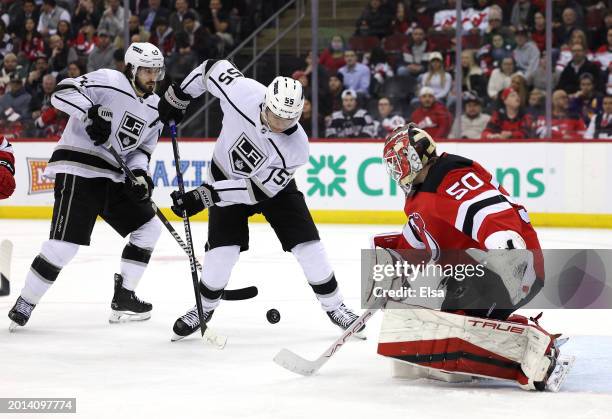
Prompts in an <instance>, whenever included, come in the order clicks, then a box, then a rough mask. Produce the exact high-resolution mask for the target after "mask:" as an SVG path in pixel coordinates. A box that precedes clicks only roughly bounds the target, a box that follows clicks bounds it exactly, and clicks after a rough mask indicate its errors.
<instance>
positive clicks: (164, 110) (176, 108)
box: [157, 83, 192, 125]
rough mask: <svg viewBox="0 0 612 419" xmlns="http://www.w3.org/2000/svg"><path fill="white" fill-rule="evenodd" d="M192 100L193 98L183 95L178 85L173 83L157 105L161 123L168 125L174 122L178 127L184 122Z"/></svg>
mask: <svg viewBox="0 0 612 419" xmlns="http://www.w3.org/2000/svg"><path fill="white" fill-rule="evenodd" d="M191 99H192V98H191V96H189V95H188V94H187V93H183V91H182V90H181V87H180V86H179V85H178V84H176V83H172V84H171V85H170V86H168V89H167V90H166V93H164V95H163V96H162V97H161V98H160V99H159V103H158V104H157V110H158V112H159V119H160V121H162V122H163V123H164V124H166V125H168V124H169V123H170V121H172V120H174V122H175V123H176V124H177V125H178V124H179V123H180V122H181V121H182V120H183V116H184V115H185V110H186V109H187V106H189V102H191Z"/></svg>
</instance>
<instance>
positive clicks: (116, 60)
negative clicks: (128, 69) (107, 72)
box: [113, 48, 125, 73]
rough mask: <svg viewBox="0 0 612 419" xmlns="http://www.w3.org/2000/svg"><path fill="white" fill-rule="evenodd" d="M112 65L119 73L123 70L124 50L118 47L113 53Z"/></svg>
mask: <svg viewBox="0 0 612 419" xmlns="http://www.w3.org/2000/svg"><path fill="white" fill-rule="evenodd" d="M113 67H114V68H115V70H117V71H118V72H120V73H123V72H124V71H125V51H124V50H123V48H118V49H116V50H115V52H114V53H113Z"/></svg>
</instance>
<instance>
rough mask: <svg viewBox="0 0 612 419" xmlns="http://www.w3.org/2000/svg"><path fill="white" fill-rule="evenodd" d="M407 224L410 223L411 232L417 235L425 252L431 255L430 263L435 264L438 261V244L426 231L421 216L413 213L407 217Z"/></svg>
mask: <svg viewBox="0 0 612 419" xmlns="http://www.w3.org/2000/svg"><path fill="white" fill-rule="evenodd" d="M408 222H409V223H410V227H412V230H413V231H415V232H416V233H417V235H418V236H419V238H420V239H421V241H422V242H423V244H424V245H425V248H427V250H428V251H429V254H430V255H431V261H432V262H437V261H438V260H439V259H440V245H439V244H438V242H437V241H436V239H434V236H432V235H431V233H429V231H427V228H426V225H425V220H423V217H421V214H419V213H418V212H413V213H412V214H410V216H409V217H408Z"/></svg>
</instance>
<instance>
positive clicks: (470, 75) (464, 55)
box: [461, 49, 487, 97]
mask: <svg viewBox="0 0 612 419" xmlns="http://www.w3.org/2000/svg"><path fill="white" fill-rule="evenodd" d="M461 68H462V74H463V83H462V89H461V90H462V91H472V92H474V93H475V94H476V96H477V97H486V95H487V80H486V79H485V77H484V75H483V74H482V70H481V68H480V67H479V66H478V64H476V56H475V51H474V50H471V49H466V50H464V51H462V52H461Z"/></svg>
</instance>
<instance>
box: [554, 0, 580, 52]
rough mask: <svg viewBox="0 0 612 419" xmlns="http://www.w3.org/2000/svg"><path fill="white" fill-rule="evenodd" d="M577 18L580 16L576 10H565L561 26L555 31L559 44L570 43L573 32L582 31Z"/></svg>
mask: <svg viewBox="0 0 612 419" xmlns="http://www.w3.org/2000/svg"><path fill="white" fill-rule="evenodd" d="M577 18H578V16H577V14H576V10H575V9H574V8H572V7H566V8H565V9H564V10H563V15H562V17H561V19H562V22H561V25H560V26H559V27H557V30H556V31H555V37H556V39H557V41H558V42H559V43H561V44H565V43H568V42H569V39H570V36H571V35H572V32H573V31H574V30H575V29H582V26H581V25H578V22H577Z"/></svg>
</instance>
